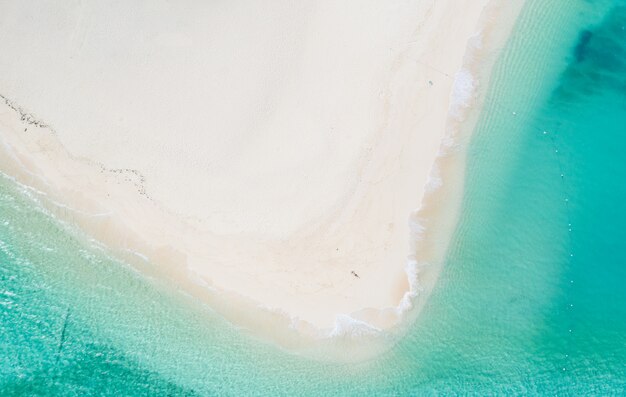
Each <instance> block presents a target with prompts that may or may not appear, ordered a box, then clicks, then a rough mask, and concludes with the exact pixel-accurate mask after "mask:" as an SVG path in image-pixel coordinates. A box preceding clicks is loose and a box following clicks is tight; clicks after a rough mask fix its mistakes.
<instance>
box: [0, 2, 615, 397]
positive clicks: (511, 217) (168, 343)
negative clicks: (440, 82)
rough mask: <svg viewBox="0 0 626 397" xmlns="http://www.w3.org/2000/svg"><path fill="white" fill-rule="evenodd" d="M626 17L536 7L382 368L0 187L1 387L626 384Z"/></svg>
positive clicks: (452, 391) (240, 390)
mask: <svg viewBox="0 0 626 397" xmlns="http://www.w3.org/2000/svg"><path fill="white" fill-rule="evenodd" d="M625 25H626V2H625V1H615V0H595V1H591V0H587V1H585V0H551V1H539V0H529V1H528V3H527V5H526V7H525V9H524V11H523V13H522V15H521V17H520V19H519V21H518V23H517V25H516V27H515V29H514V32H513V35H512V37H511V39H510V40H509V43H508V44H507V46H506V47H505V48H504V49H503V50H502V51H501V52H500V53H499V60H498V62H497V64H496V67H495V70H494V75H493V76H494V77H493V79H492V83H491V86H490V88H489V91H488V93H487V97H486V105H485V108H484V110H483V112H482V116H481V118H480V121H479V124H478V127H477V129H476V132H475V134H474V136H473V138H472V141H471V143H470V145H469V148H468V151H469V156H468V162H467V183H466V187H465V189H466V191H465V196H464V200H463V211H462V216H461V219H460V221H459V225H458V228H457V231H456V233H455V235H454V237H453V241H452V243H451V246H450V249H449V252H448V255H447V258H446V263H445V267H444V270H443V272H442V274H441V277H440V280H439V282H438V284H437V286H436V288H435V290H434V292H433V294H432V296H431V298H430V299H429V301H428V302H427V304H426V307H425V308H424V311H423V313H422V314H421V315H420V317H419V319H418V320H417V322H416V323H415V324H414V325H413V326H412V327H411V330H410V331H409V333H408V334H407V336H406V337H405V338H403V339H402V340H401V341H399V342H398V343H397V344H396V345H395V346H394V347H393V349H391V350H390V351H389V352H387V353H385V354H383V355H381V356H379V357H376V358H374V359H372V360H370V361H367V362H363V363H358V364H337V363H324V362H319V361H312V360H309V359H306V358H303V357H298V356H295V355H292V354H290V353H288V352H285V351H282V350H280V349H278V348H276V347H274V346H273V345H271V344H269V343H265V342H262V341H259V340H256V339H254V338H253V337H250V336H248V335H247V334H246V333H245V332H241V331H240V330H237V329H234V328H233V327H232V326H230V325H229V324H228V323H227V322H225V321H224V320H222V319H221V318H220V317H219V316H218V315H216V314H214V313H212V312H211V311H210V310H209V309H207V308H204V307H201V306H200V305H198V304H197V303H194V302H192V301H191V300H190V299H188V298H186V297H185V296H184V295H182V294H179V293H175V292H171V291H169V290H168V289H167V288H162V287H161V286H159V285H158V283H157V282H156V281H150V280H145V279H142V278H141V277H140V276H139V275H137V274H136V273H134V272H133V271H132V270H131V269H130V268H129V267H127V266H125V265H124V264H123V263H121V262H117V261H115V260H113V259H111V258H110V257H108V256H107V255H106V252H105V251H103V250H101V249H98V248H97V247H93V246H92V245H91V244H88V243H86V242H85V240H84V237H82V236H81V235H80V234H79V233H77V232H76V231H75V230H73V229H72V228H71V227H67V226H64V225H62V224H60V223H59V222H58V221H56V220H54V219H53V218H51V217H49V216H48V215H47V214H46V213H45V212H44V211H42V210H41V209H40V208H39V207H38V206H37V205H34V204H33V202H32V201H31V200H30V199H29V198H28V197H27V194H26V193H25V191H24V190H23V189H21V188H19V187H18V186H17V185H15V184H14V183H13V182H11V181H10V180H8V179H6V178H0V395H2V396H13V395H54V396H65V395H68V396H73V395H77V396H85V395H117V396H127V395H128V396H135V395H145V396H152V395H163V396H166V395H168V396H169V395H190V396H193V395H434V394H444V395H467V394H477V395H497V394H499V395H519V394H528V395H626V156H625V153H626V30H625V29H626V27H625ZM544 132H546V133H544Z"/></svg>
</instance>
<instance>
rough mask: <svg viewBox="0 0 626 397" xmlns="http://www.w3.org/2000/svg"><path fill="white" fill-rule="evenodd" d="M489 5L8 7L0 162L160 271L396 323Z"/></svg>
mask: <svg viewBox="0 0 626 397" xmlns="http://www.w3.org/2000/svg"><path fill="white" fill-rule="evenodd" d="M488 2H489V1H488V0H450V1H440V0H437V1H434V0H433V1H426V0H411V1H378V0H376V1H364V0H359V1H271V2H263V1H234V2H211V1H206V2H203V1H181V2H167V1H150V2H142V1H130V2H98V1H83V2H61V1H59V2H49V3H45V4H42V3H41V2H38V1H8V2H3V3H2V4H1V5H0V34H1V35H0V54H2V56H1V57H0V94H1V95H2V96H3V97H4V98H5V99H6V101H7V106H4V104H3V105H2V106H0V139H1V141H2V150H3V152H2V155H1V158H0V167H2V170H3V171H4V172H5V173H7V174H9V175H11V176H13V177H15V178H17V179H18V180H19V181H20V182H22V183H24V184H26V185H29V186H33V187H35V188H36V189H38V190H39V191H40V192H41V193H40V194H41V195H44V196H45V197H46V198H47V200H48V203H53V205H52V206H53V207H54V208H56V210H55V213H56V214H57V215H60V216H63V217H65V218H67V219H70V220H73V221H75V222H76V223H78V224H80V225H81V226H82V227H83V228H84V229H85V230H86V231H87V232H88V233H90V234H92V235H93V236H96V237H97V238H98V239H100V240H102V241H105V242H106V243H107V244H108V245H110V247H112V248H113V249H114V250H116V251H117V252H118V253H120V252H134V253H136V254H137V256H141V257H144V258H147V259H148V261H149V262H150V263H151V265H146V266H145V268H146V269H148V270H147V271H148V272H150V271H151V270H150V269H153V268H158V269H161V270H158V271H156V272H157V273H162V274H165V275H166V276H168V277H171V278H173V279H174V278H178V279H181V278H186V277H187V276H189V277H191V279H192V280H194V282H196V283H199V284H201V285H202V286H203V287H206V288H208V289H209V290H210V291H212V292H213V293H218V294H221V293H228V294H229V296H237V297H239V298H241V299H243V300H245V301H246V302H247V303H248V304H252V305H253V306H254V305H259V306H262V307H264V308H266V309H271V310H274V311H278V312H281V313H285V314H287V315H288V317H289V318H291V319H292V323H291V324H292V326H295V327H296V328H299V329H305V328H307V327H309V328H310V327H312V326H314V327H316V328H318V329H325V330H327V331H329V330H330V331H329V332H331V333H332V332H335V333H337V332H340V330H339V328H338V327H337V326H342V325H345V324H346V322H348V323H349V322H351V321H352V319H353V318H358V319H360V320H363V321H367V322H368V323H369V324H370V325H371V326H372V327H374V328H386V327H388V326H390V325H393V324H395V323H396V321H397V319H398V313H400V312H401V310H402V308H403V307H406V306H407V305H408V303H409V302H408V298H409V297H411V296H412V295H414V293H415V292H416V291H415V289H414V288H413V289H410V288H409V281H411V284H412V286H413V287H415V280H413V279H411V277H414V275H412V276H411V277H409V278H407V272H406V267H407V264H409V265H411V266H412V265H415V263H414V261H415V253H414V252H412V251H411V250H412V247H414V242H413V243H412V242H411V240H412V239H415V238H417V237H419V236H418V234H419V233H420V232H421V231H420V230H419V225H417V224H413V226H414V230H413V232H411V229H410V227H411V214H412V213H414V211H416V210H417V209H418V208H419V207H420V203H421V202H422V198H423V196H424V194H425V190H426V189H427V183H428V180H429V175H430V172H431V167H432V165H433V163H434V162H435V159H436V157H437V153H438V151H439V148H440V145H441V141H442V138H443V137H444V134H445V131H446V123H447V121H448V119H449V109H450V106H451V104H452V102H451V101H454V100H455V99H454V98H455V96H454V95H453V82H454V77H455V75H456V74H457V72H458V71H459V70H460V69H461V68H462V65H463V59H464V58H463V57H464V54H465V52H466V49H467V48H468V40H469V39H470V38H471V37H472V36H473V35H475V34H476V33H477V32H478V31H479V29H480V26H479V19H480V17H481V13H482V12H483V10H484V8H485V6H486V5H487V3H488ZM144 3H145V4H144ZM459 76H460V79H459V84H457V91H459V90H460V92H457V93H456V95H457V97H458V96H459V95H461V98H460V99H459V98H457V99H456V100H460V101H461V102H463V101H468V100H469V99H470V98H469V97H467V95H468V92H470V91H471V88H472V85H473V83H472V81H471V78H470V77H469V76H466V75H465V74H463V73H462V74H461V75H459ZM463 95H466V97H463ZM456 106H463V105H462V104H461V105H459V103H456ZM26 113H30V114H26ZM35 115H36V116H35ZM20 116H21V119H22V120H20ZM39 122H41V123H45V124H46V126H42V125H40V124H38V123H39ZM433 183H435V184H436V179H435V180H433V181H431V185H432V184H433ZM152 271H154V270H152ZM355 274H357V275H358V277H356V276H355ZM403 298H404V300H403ZM403 305H404V306H403ZM346 315H350V316H351V317H349V316H346ZM296 320H301V321H296Z"/></svg>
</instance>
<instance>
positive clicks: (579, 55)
mask: <svg viewBox="0 0 626 397" xmlns="http://www.w3.org/2000/svg"><path fill="white" fill-rule="evenodd" d="M591 36H593V33H592V32H591V31H590V30H586V29H585V30H583V31H582V32H580V37H579V38H578V44H577V45H576V48H575V49H574V56H575V57H576V61H578V62H581V61H583V60H584V59H585V53H586V49H587V44H589V40H591Z"/></svg>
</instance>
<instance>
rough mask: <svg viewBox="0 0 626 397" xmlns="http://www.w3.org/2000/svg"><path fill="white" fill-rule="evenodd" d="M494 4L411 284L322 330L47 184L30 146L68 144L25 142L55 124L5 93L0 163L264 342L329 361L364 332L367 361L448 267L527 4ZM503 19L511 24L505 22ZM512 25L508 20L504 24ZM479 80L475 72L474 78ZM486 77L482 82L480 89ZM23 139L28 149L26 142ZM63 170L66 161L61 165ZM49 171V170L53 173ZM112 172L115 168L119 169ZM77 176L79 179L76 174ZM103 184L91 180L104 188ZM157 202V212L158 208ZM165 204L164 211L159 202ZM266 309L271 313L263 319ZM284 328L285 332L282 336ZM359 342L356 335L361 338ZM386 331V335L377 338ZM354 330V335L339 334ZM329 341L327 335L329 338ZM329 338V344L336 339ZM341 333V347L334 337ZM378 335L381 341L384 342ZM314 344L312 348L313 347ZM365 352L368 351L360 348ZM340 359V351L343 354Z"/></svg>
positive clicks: (435, 176) (124, 176) (454, 117)
mask: <svg viewBox="0 0 626 397" xmlns="http://www.w3.org/2000/svg"><path fill="white" fill-rule="evenodd" d="M495 3H496V2H492V4H490V5H489V9H487V10H485V11H483V15H482V16H481V23H480V26H479V32H481V33H479V35H478V36H476V38H475V39H473V41H472V42H470V43H469V44H468V48H467V49H466V53H465V61H464V66H463V69H462V70H461V71H460V72H459V73H457V75H456V81H455V84H454V88H453V93H452V94H451V95H452V101H451V106H450V108H449V109H448V120H447V122H446V134H445V136H444V138H443V141H442V144H441V147H440V151H439V154H438V156H437V159H436V161H435V163H434V164H433V168H432V170H431V172H430V177H429V181H428V184H427V189H426V192H425V195H424V198H423V200H422V204H421V206H420V207H419V209H417V210H416V211H415V212H414V213H413V214H412V215H411V220H410V222H411V238H410V241H411V252H414V253H415V255H414V256H411V257H410V258H409V261H408V263H407V267H406V274H407V279H408V282H407V285H408V289H407V290H405V291H404V293H403V295H402V299H401V300H400V303H399V305H398V306H396V307H389V308H387V309H382V310H378V309H374V310H368V309H362V310H359V311H357V312H353V313H348V314H344V315H339V316H338V317H337V319H336V321H335V324H334V327H332V328H324V329H318V328H316V327H315V326H313V325H311V324H309V323H307V322H306V321H302V320H297V319H296V318H294V317H293V316H291V315H289V314H288V313H284V312H282V311H281V310H280V309H272V308H269V309H268V308H265V310H259V304H258V303H256V302H254V301H252V300H250V299H248V298H245V297H242V296H241V295H238V294H236V293H227V292H224V291H221V290H219V289H215V288H213V287H212V286H211V283H210V282H209V281H207V280H206V279H204V278H202V277H201V276H198V275H195V274H193V273H191V272H189V270H188V269H181V267H180V266H181V265H180V264H181V263H183V262H184V260H183V261H181V258H183V259H184V257H185V254H184V253H183V252H180V251H178V250H176V249H169V250H166V251H161V252H158V253H156V252H151V249H150V248H149V247H148V245H147V244H145V243H143V242H142V241H141V238H140V237H139V236H135V235H133V231H132V226H129V225H128V224H125V220H124V219H114V217H111V216H109V215H108V214H109V209H108V208H106V205H105V204H102V203H100V202H94V201H93V200H89V199H88V198H86V197H78V198H74V199H73V204H72V205H70V204H68V203H67V202H66V200H65V199H64V197H63V191H64V190H65V189H68V186H58V187H57V186H55V187H52V186H50V185H48V183H47V182H46V179H48V178H41V176H42V175H45V174H44V173H42V172H41V170H40V169H39V170H38V169H37V168H38V167H37V165H36V164H33V163H32V162H31V159H29V157H28V152H29V150H33V149H37V148H36V147H35V146H33V145H35V144H36V145H37V146H38V147H39V148H40V149H41V148H44V149H45V150H50V151H56V153H60V154H61V156H60V157H63V156H66V157H69V158H72V156H71V155H70V154H69V153H68V152H67V151H66V150H65V148H64V147H63V145H62V144H61V143H60V142H58V141H56V140H55V138H54V134H53V133H52V134H47V135H46V134H41V136H40V138H39V139H37V140H36V141H35V142H33V141H31V142H24V141H22V142H20V141H21V139H20V138H19V134H18V133H17V132H18V131H22V129H24V128H26V129H37V130H38V131H42V130H45V129H47V128H49V127H46V126H44V124H42V123H37V122H33V120H36V118H34V116H29V115H28V113H26V112H24V111H22V110H21V109H20V108H19V107H18V106H16V105H14V104H13V103H12V102H10V100H8V99H6V98H5V102H6V105H7V106H8V107H9V108H11V110H10V112H13V114H12V115H11V114H10V112H8V113H7V112H5V114H3V115H1V117H2V119H1V120H0V127H1V128H3V130H4V131H11V130H13V131H15V136H13V137H12V138H11V141H10V142H8V141H7V139H6V138H7V135H6V134H2V135H0V138H1V139H2V143H3V146H2V150H3V152H4V153H5V155H4V156H2V159H1V161H0V167H1V169H2V170H3V171H4V172H5V173H6V174H7V175H9V176H11V177H13V178H15V180H16V182H18V183H21V184H23V185H25V186H29V187H32V188H33V189H35V190H32V192H34V193H35V195H34V196H36V198H37V199H38V200H39V201H40V203H41V204H43V205H44V206H45V207H47V208H48V209H49V210H50V212H51V213H52V214H54V215H55V216H56V217H58V218H59V219H61V220H64V221H69V222H71V223H74V224H78V225H79V226H80V228H81V229H82V230H84V231H86V232H87V234H88V235H91V236H93V237H95V238H96V240H97V241H101V242H103V243H105V244H106V245H107V246H108V247H110V248H111V249H112V251H113V253H114V254H115V255H117V256H122V257H123V259H124V260H125V261H127V262H129V263H131V264H132V265H133V266H134V267H136V268H137V269H139V271H140V272H141V273H143V274H146V275H149V276H153V277H155V278H157V279H160V280H168V281H170V282H172V281H173V282H174V288H180V289H182V290H184V291H186V292H187V293H189V294H191V295H192V296H194V297H196V298H199V299H201V300H202V301H203V302H206V303H207V304H208V306H209V307H211V308H213V309H215V310H217V311H218V312H220V313H221V314H222V315H224V316H225V317H226V318H227V319H229V320H230V321H231V322H233V323H234V324H236V325H239V326H243V327H244V328H246V329H249V330H251V332H253V333H255V334H258V335H261V336H262V337H264V338H269V339H272V340H274V341H276V342H278V343H279V344H280V345H282V346H284V347H286V348H289V349H295V350H297V351H304V352H307V353H311V354H319V353H316V351H317V350H320V349H319V344H323V345H326V346H328V347H330V349H322V350H321V351H325V353H323V354H322V355H324V356H325V357H327V354H328V352H329V351H330V350H334V349H337V347H340V348H341V349H345V348H348V349H350V350H351V351H356V350H358V349H359V348H360V347H362V345H363V343H362V342H363V338H366V339H367V340H370V341H372V342H373V343H372V349H370V350H368V352H367V353H362V356H360V357H366V356H369V355H371V354H372V353H376V352H379V351H381V350H382V349H384V348H386V346H388V345H389V339H390V338H391V339H392V340H393V339H395V337H396V336H398V335H401V334H402V329H404V328H405V327H407V326H409V325H410V324H411V323H412V322H413V320H414V319H415V318H416V317H417V314H418V313H419V309H420V308H421V307H422V306H423V304H424V302H425V301H426V299H427V297H428V294H429V292H430V291H431V290H432V288H433V286H434V284H435V281H436V279H437V274H438V272H439V270H440V267H441V266H442V261H443V257H444V256H445V250H446V247H447V242H448V238H449V236H450V234H451V233H452V230H453V229H454V225H455V222H456V219H457V213H458V210H459V206H460V200H461V196H462V191H463V175H462V174H463V168H464V156H465V152H464V145H463V143H462V142H464V141H466V140H467V139H469V136H470V135H471V130H472V129H473V125H474V123H475V120H476V118H477V115H478V113H479V110H480V103H481V92H482V91H483V87H485V85H486V84H485V83H486V82H488V71H489V69H490V67H491V66H492V64H493V62H494V61H495V59H494V58H493V57H490V55H491V54H492V51H494V49H497V48H498V47H499V46H501V45H502V43H503V42H504V41H505V40H506V37H507V36H508V32H509V31H510V29H511V28H512V24H513V21H514V20H515V17H516V15H517V13H518V12H519V11H520V10H521V3H520V4H518V5H517V6H518V7H519V8H518V9H517V10H516V11H515V10H513V11H512V10H507V14H510V15H508V16H505V17H504V18H502V20H500V21H498V22H497V23H496V22H494V21H495V19H496V16H498V17H502V16H503V15H504V13H503V12H502V10H501V9H500V6H502V7H503V6H504V5H503V4H495ZM503 21H506V23H504V22H503ZM505 25H506V26H505ZM472 76H474V77H472ZM478 82H480V85H478ZM20 144H22V145H23V146H21V147H20V146H19V145H20ZM73 160H74V164H71V165H69V164H64V165H62V166H61V167H60V168H59V169H58V170H57V172H60V173H61V172H66V173H67V172H68V169H71V170H72V171H71V172H72V173H74V174H78V173H76V172H75V169H74V166H75V165H76V164H82V165H84V166H85V168H89V167H93V162H91V161H90V160H85V159H79V158H73ZM63 167H68V168H65V169H63ZM98 167H99V169H100V174H101V176H100V177H99V178H100V180H107V179H110V178H118V179H121V180H127V181H130V184H129V183H122V184H120V187H119V189H120V190H121V191H124V192H125V194H126V193H128V192H129V191H132V190H139V192H140V193H141V192H142V188H141V186H142V185H141V176H140V174H138V173H136V172H132V170H128V171H127V172H126V171H122V172H117V173H116V174H118V175H113V176H111V175H110V174H111V173H108V171H111V170H108V169H106V167H104V166H103V165H99V166H98ZM46 172H48V173H49V172H50V171H46ZM114 173H115V172H114ZM77 177H80V176H77ZM97 182H98V181H97V180H95V181H94V185H93V186H94V188H95V189H97V184H98V183H97ZM157 207H158V206H156V204H154V208H153V210H157ZM158 210H160V208H158ZM165 216H166V217H167V218H168V219H169V221H170V222H171V224H172V225H174V226H173V227H174V228H176V229H178V230H180V231H181V233H186V232H188V228H187V226H186V225H185V224H184V223H181V222H180V219H177V218H176V216H175V214H171V213H170V214H167V215H165ZM131 224H132V223H131ZM155 256H158V257H159V258H161V259H162V265H161V263H160V265H161V266H152V265H150V263H149V262H148V261H146V258H153V257H155ZM260 313H264V315H259V314H260ZM277 331H279V332H277ZM355 335H356V336H361V338H353V337H354V336H355ZM381 335H384V337H383V338H381V337H380V336H381ZM345 336H348V337H349V338H342V337H345ZM329 337H330V338H329ZM329 339H332V341H329ZM338 339H340V340H341V343H339V344H338V343H336V341H337V340H338ZM375 341H382V343H380V344H376V343H374V342H375ZM312 346H313V347H314V348H313V347H312ZM360 350H363V349H360ZM338 356H341V354H338Z"/></svg>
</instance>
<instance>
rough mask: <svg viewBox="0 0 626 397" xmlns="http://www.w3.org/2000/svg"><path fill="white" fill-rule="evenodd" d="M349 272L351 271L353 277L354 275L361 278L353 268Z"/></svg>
mask: <svg viewBox="0 0 626 397" xmlns="http://www.w3.org/2000/svg"><path fill="white" fill-rule="evenodd" d="M350 273H352V275H353V276H354V277H356V278H361V277H359V275H358V274H356V272H355V271H354V270H353V271H351V272H350Z"/></svg>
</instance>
